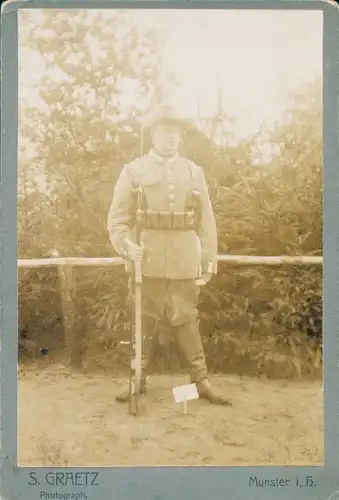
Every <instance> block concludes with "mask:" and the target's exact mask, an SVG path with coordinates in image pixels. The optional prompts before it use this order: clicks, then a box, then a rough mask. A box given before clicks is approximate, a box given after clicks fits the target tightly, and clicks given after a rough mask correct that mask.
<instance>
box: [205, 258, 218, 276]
mask: <svg viewBox="0 0 339 500" xmlns="http://www.w3.org/2000/svg"><path fill="white" fill-rule="evenodd" d="M202 271H203V272H204V273H208V274H217V273H218V260H217V259H215V260H209V261H207V262H204V263H203V266H202Z"/></svg>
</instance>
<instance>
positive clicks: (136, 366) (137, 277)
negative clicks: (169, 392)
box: [129, 188, 142, 416]
mask: <svg viewBox="0 0 339 500" xmlns="http://www.w3.org/2000/svg"><path fill="white" fill-rule="evenodd" d="M134 194H135V196H136V222H135V230H136V244H137V245H139V246H140V242H141V224H142V220H141V216H142V212H141V210H142V190H141V188H138V189H137V190H136V191H135V192H134ZM132 273H133V288H134V294H133V295H134V311H133V312H134V315H133V316H134V317H133V322H132V344H133V358H132V360H131V371H130V384H129V396H130V397H129V413H130V414H131V415H134V416H136V415H137V414H138V410H139V395H140V389H141V371H142V266H141V262H134V269H133V271H132Z"/></svg>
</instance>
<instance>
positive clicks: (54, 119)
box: [18, 11, 322, 377]
mask: <svg viewBox="0 0 339 500" xmlns="http://www.w3.org/2000/svg"><path fill="white" fill-rule="evenodd" d="M22 15H23V16H27V19H26V20H27V29H22V30H21V33H20V36H21V40H20V43H21V45H20V46H21V48H22V49H21V50H22V51H24V50H25V47H26V48H27V47H29V49H30V50H33V51H36V53H37V54H40V55H41V54H43V57H44V58H45V60H46V61H47V67H48V69H49V70H51V71H50V73H51V72H52V76H49V74H48V73H45V74H41V75H40V77H39V78H40V81H39V84H38V86H37V95H38V98H39V105H37V104H36V103H33V102H31V101H27V100H26V99H24V98H21V99H20V110H19V117H20V130H19V142H20V152H19V170H18V254H19V258H38V257H48V256H50V255H51V252H52V250H53V249H55V248H56V249H57V250H58V252H59V253H60V255H62V256H65V257H67V256H83V257H97V256H101V257H105V256H112V255H113V251H112V248H111V245H110V242H109V240H108V235H107V231H106V219H107V212H108V207H109V204H110V201H111V196H112V192H113V187H114V184H115V182H116V179H117V177H118V175H119V172H120V170H121V168H122V165H123V164H124V163H126V162H128V161H130V160H131V159H133V158H135V157H136V156H137V155H138V154H139V151H140V129H139V125H138V121H137V117H138V115H139V114H140V113H141V112H142V110H143V109H144V107H147V106H148V105H149V104H150V103H151V101H152V99H153V98H154V97H161V96H162V95H165V94H166V90H167V86H168V85H171V84H173V83H175V81H174V80H173V77H172V76H171V75H168V74H166V73H165V70H164V69H163V64H162V59H161V51H160V49H159V47H161V43H162V38H161V33H158V32H156V31H151V30H149V29H148V28H146V27H144V28H141V27H140V26H137V25H135V24H133V22H132V21H131V19H130V18H129V17H128V16H127V15H126V13H121V14H119V15H117V17H116V20H115V24H114V26H113V27H112V21H109V22H108V21H107V20H106V19H105V18H104V17H103V16H102V15H101V14H100V12H98V14H97V15H96V18H95V20H94V22H91V23H88V20H87V18H86V13H85V12H84V11H82V12H81V11H73V13H72V14H71V13H69V12H67V11H64V12H61V11H60V12H55V11H53V12H52V11H51V12H49V11H45V12H44V15H43V17H42V19H41V20H40V22H39V23H37V24H36V26H35V27H34V29H33V30H32V29H28V26H32V24H30V23H34V20H32V19H30V18H29V12H27V11H26V12H25V11H24V12H23V13H22ZM24 26H25V24H24ZM112 33H114V35H112ZM89 38H91V39H92V41H93V43H96V44H97V46H99V47H100V57H98V56H94V55H93V54H92V53H91V48H90V45H89V44H88V39H89ZM21 75H23V71H22V72H21ZM21 78H24V77H23V76H21ZM321 86H322V82H321V79H320V78H319V79H318V80H317V79H315V80H314V81H313V82H310V83H309V84H308V85H306V86H304V87H303V88H300V89H298V91H296V92H295V93H293V94H292V95H288V96H286V99H287V102H288V106H287V109H286V113H285V115H284V120H282V121H281V122H279V123H277V124H276V125H275V127H273V128H271V129H269V130H261V131H260V133H258V134H257V135H256V136H253V137H251V138H249V139H246V140H244V141H242V142H241V143H240V144H238V145H236V146H232V145H230V142H229V141H228V139H229V138H230V137H231V136H232V117H231V116H225V115H224V114H223V115H222V116H220V115H219V114H218V116H216V117H214V118H212V119H210V120H209V121H206V122H204V123H203V124H202V126H201V128H200V129H199V130H198V129H196V128H193V127H192V128H191V129H190V130H188V132H187V137H186V140H185V146H184V148H183V150H182V153H183V154H185V155H187V156H188V157H189V158H191V159H192V160H194V161H196V162H197V163H198V164H199V165H201V166H202V167H203V168H204V170H205V173H206V177H207V179H208V182H209V184H210V188H211V196H212V198H213V204H214V208H215V213H216V217H217V221H218V231H219V253H220V254H235V255H237V254H240V255H321V254H322V135H321V130H322V127H321V120H322V109H321V102H322V95H321V92H322V88H321ZM125 88H133V89H134V90H135V91H136V92H137V98H136V99H134V101H133V104H132V105H130V104H129V103H128V102H127V101H126V99H125V95H124V89H125ZM220 127H221V128H222V130H223V136H224V139H225V141H224V142H223V144H219V143H216V142H215V141H214V138H215V133H216V130H217V129H218V130H219V131H220ZM263 142H264V143H265V144H269V145H270V148H271V151H272V158H271V160H270V162H269V164H266V163H264V162H263V160H262V159H261V157H260V155H259V153H258V145H259V146H260V144H262V143H263ZM146 145H147V144H146ZM28 152H29V154H28ZM126 292H127V289H126V276H125V273H124V270H123V269H122V268H114V269H109V270H108V269H90V268H88V269H83V268H81V269H78V270H77V271H76V300H75V308H76V341H75V344H74V346H73V349H74V355H75V356H76V357H78V358H79V357H81V356H82V357H83V359H84V362H85V366H87V369H93V370H99V369H101V368H104V369H106V370H107V369H115V368H116V367H117V366H125V365H126V362H127V360H126V353H125V352H124V349H123V344H120V342H121V341H126V340H128V339H129V332H128V326H129V325H128V317H127V315H126V310H125V299H126ZM321 297H322V273H321V270H320V269H318V268H316V267H313V266H309V267H307V268H300V267H298V266H292V267H285V268H279V269H276V268H269V267H265V266H262V267H255V268H254V267H253V268H243V267H239V266H233V267H230V266H229V265H227V266H226V265H224V264H222V263H221V264H220V266H219V274H218V276H217V277H214V278H213V280H212V282H211V284H210V285H209V286H208V287H206V288H205V289H204V290H203V291H202V294H201V299H202V300H201V307H200V316H201V332H202V336H203V341H204V345H205V349H206V354H207V358H208V363H209V366H210V369H211V370H212V371H213V370H215V371H220V372H235V373H240V374H244V375H246V374H248V375H251V374H264V375H265V376H279V377H282V376H283V377H285V376H307V375H311V376H319V375H321V340H322V327H321V318H322V299H321ZM19 323H20V328H21V330H25V331H26V332H28V335H29V337H30V338H32V339H33V340H36V341H37V343H38V345H39V346H48V348H49V359H50V360H52V361H53V360H55V359H57V358H58V357H61V358H62V357H63V325H62V312H61V305H60V295H59V283H58V276H57V274H56V271H55V270H53V269H51V268H46V269H39V270H36V269H29V270H21V271H20V273H19ZM159 349H163V348H160V347H159ZM161 354H162V356H159V357H158V359H159V360H160V361H159V363H158V364H157V366H156V367H155V369H157V370H168V369H171V370H173V369H178V367H179V364H180V366H182V364H181V361H182V360H181V358H180V354H178V353H177V352H176V349H175V346H174V345H172V344H171V345H170V346H167V348H166V349H165V350H164V351H163V352H161ZM26 362H27V359H26Z"/></svg>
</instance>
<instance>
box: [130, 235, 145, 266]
mask: <svg viewBox="0 0 339 500" xmlns="http://www.w3.org/2000/svg"><path fill="white" fill-rule="evenodd" d="M126 247H127V248H126V251H127V256H128V258H129V259H131V260H133V261H134V262H141V260H142V255H143V251H142V248H141V247H139V245H136V244H135V243H133V242H132V241H130V240H128V241H127V242H126Z"/></svg>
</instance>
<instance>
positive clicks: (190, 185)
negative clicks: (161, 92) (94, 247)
mask: <svg viewBox="0 0 339 500" xmlns="http://www.w3.org/2000/svg"><path fill="white" fill-rule="evenodd" d="M168 118H172V119H173V114H172V115H171V114H169V112H168V110H165V112H164V113H163V114H162V115H161V114H158V115H156V117H155V118H154V115H153V122H152V123H155V122H157V120H158V121H161V120H166V119H168ZM137 188H139V189H140V188H141V190H142V193H143V197H142V199H143V207H142V208H143V221H142V227H143V229H142V231H141V246H142V248H143V257H142V272H143V287H142V296H143V304H142V306H143V307H142V314H143V318H144V331H145V334H146V337H145V338H144V339H143V354H144V374H147V367H148V366H149V361H150V359H151V358H152V354H153V348H154V342H153V341H152V338H154V336H156V335H158V333H159V332H164V331H166V329H168V327H170V328H171V329H173V328H174V330H175V333H176V340H177V342H178V343H179V346H180V347H181V349H182V351H183V353H184V355H185V358H186V359H187V361H188V363H189V365H190V374H191V381H192V382H195V383H197V386H198V390H199V393H200V395H201V397H205V396H206V398H207V399H209V400H210V401H211V402H216V403H219V404H226V403H228V401H227V400H225V399H224V398H223V397H222V396H220V395H218V394H216V393H215V391H212V389H211V387H210V385H209V383H208V379H207V367H206V361H205V355H204V350H203V346H202V343H201V338H200V334H199V328H198V313H197V304H198V299H199V287H198V286H197V284H196V280H197V279H198V278H200V277H201V276H202V275H204V273H209V274H215V273H216V271H217V230H216V223H215V218H214V214H213V208H212V204H211V201H210V198H209V193H208V187H207V184H206V180H205V176H204V172H203V170H202V168H201V167H199V166H197V165H195V164H194V163H192V162H191V161H190V160H188V159H187V158H184V157H182V156H180V155H178V154H177V155H176V156H174V157H172V158H170V159H168V158H164V157H162V156H161V155H160V154H158V153H157V152H156V151H155V150H154V149H152V150H151V151H149V152H148V153H147V154H145V155H143V156H142V157H140V158H137V159H136V160H134V161H132V162H131V163H129V164H127V165H125V166H124V168H123V170H122V172H121V174H120V177H119V179H118V181H117V184H116V186H115V190H114V196H113V201H112V203H111V207H110V210H109V215H108V230H109V235H110V240H111V243H112V245H113V247H114V248H115V250H116V251H117V253H118V254H119V255H120V256H121V257H123V258H125V259H127V257H128V256H127V247H126V241H128V240H130V241H133V239H134V230H133V228H134V223H135V202H134V197H133V192H134V190H135V189H137ZM197 196H198V198H199V199H198V205H197V206H195V205H194V199H193V198H194V197H197ZM143 387H145V380H144V379H143ZM117 399H118V400H122V401H124V400H126V399H127V393H126V391H125V393H124V395H123V396H120V397H119V396H118V398H117Z"/></svg>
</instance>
